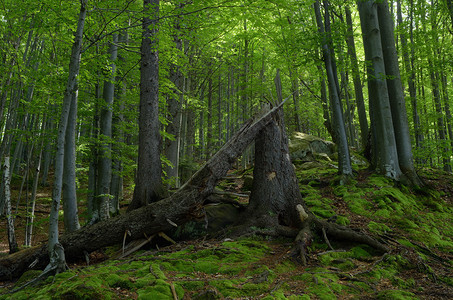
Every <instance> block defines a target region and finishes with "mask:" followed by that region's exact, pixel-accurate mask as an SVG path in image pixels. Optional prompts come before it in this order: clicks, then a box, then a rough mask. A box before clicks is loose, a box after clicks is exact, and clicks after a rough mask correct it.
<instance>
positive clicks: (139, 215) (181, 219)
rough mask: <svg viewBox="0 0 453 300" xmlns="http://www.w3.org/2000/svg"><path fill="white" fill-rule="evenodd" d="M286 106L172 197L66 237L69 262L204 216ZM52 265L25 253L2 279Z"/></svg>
mask: <svg viewBox="0 0 453 300" xmlns="http://www.w3.org/2000/svg"><path fill="white" fill-rule="evenodd" d="M284 102H285V101H283V102H282V103H281V104H280V105H278V106H277V107H275V108H274V109H272V110H270V111H268V112H267V113H264V114H263V115H260V116H256V117H255V118H251V119H249V120H248V121H247V122H246V123H245V124H244V125H243V126H242V127H241V128H240V129H239V130H238V132H236V134H235V135H234V136H233V137H232V138H231V139H230V140H229V141H228V142H227V143H226V144H225V145H224V146H223V147H222V148H221V149H220V150H219V151H218V152H217V153H216V154H215V155H214V156H213V157H212V158H211V159H210V160H209V161H207V162H206V163H205V164H204V166H203V167H202V168H201V169H200V170H198V171H197V172H196V173H195V174H194V175H193V176H192V177H191V178H190V179H189V181H188V182H187V183H185V184H184V185H183V186H182V187H181V188H180V189H179V190H178V191H176V192H175V193H174V194H173V195H172V196H171V197H169V198H166V199H163V200H161V201H159V202H155V203H151V204H149V205H148V206H145V207H142V208H138V209H136V210H133V211H131V212H129V213H127V214H123V215H119V216H117V217H114V218H111V219H108V220H105V221H102V222H99V223H96V224H94V225H92V226H89V227H84V228H81V229H80V230H77V231H75V232H72V233H68V234H65V235H63V236H62V237H61V238H60V243H61V245H62V246H63V247H64V249H65V255H66V260H67V261H68V262H70V261H74V260H77V259H80V258H83V257H84V256H85V254H86V253H90V252H93V251H95V250H98V249H101V248H103V247H107V246H111V245H115V244H119V243H121V242H122V240H123V238H124V233H125V232H129V233H130V238H131V239H139V238H142V237H143V236H144V235H145V234H146V235H148V236H150V235H152V234H155V233H158V232H162V231H168V230H169V229H171V228H173V227H174V226H175V224H178V225H181V224H184V223H185V222H187V221H188V220H191V219H193V218H196V217H199V216H200V215H202V214H203V211H202V207H203V201H204V200H205V199H206V197H208V196H209V195H210V194H211V193H212V192H213V191H214V188H215V186H216V184H217V182H218V181H219V180H220V179H222V178H223V177H224V176H225V175H226V174H227V172H228V170H230V169H231V166H232V164H233V163H234V162H235V160H236V159H237V158H238V157H239V156H240V155H241V154H242V152H243V151H244V150H245V148H246V147H247V146H248V145H249V144H250V143H251V142H252V141H253V140H255V138H256V136H257V135H258V134H259V133H260V132H261V130H262V129H263V128H264V127H266V126H267V125H268V124H269V123H270V122H271V121H272V119H273V117H274V115H275V114H276V113H277V112H278V110H279V109H280V108H281V106H282V105H283V104H284ZM48 263H49V257H48V253H47V250H46V245H41V246H37V247H33V248H30V249H26V250H24V251H20V252H18V253H16V254H15V255H10V256H6V257H4V258H2V259H0V280H10V279H12V278H17V277H19V276H20V275H22V273H24V272H25V271H27V270H28V269H30V268H32V267H31V266H33V268H40V269H42V268H44V267H45V266H46V265H47V264H48Z"/></svg>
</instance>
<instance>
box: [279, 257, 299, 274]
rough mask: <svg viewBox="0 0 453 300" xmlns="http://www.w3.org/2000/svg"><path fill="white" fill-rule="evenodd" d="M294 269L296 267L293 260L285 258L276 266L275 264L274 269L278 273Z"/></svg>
mask: <svg viewBox="0 0 453 300" xmlns="http://www.w3.org/2000/svg"><path fill="white" fill-rule="evenodd" d="M296 269H297V267H296V265H295V264H294V263H293V262H291V261H289V260H285V261H283V262H281V263H279V264H278V265H277V266H275V268H274V271H275V272H276V273H278V274H279V273H290V272H293V271H295V270H296Z"/></svg>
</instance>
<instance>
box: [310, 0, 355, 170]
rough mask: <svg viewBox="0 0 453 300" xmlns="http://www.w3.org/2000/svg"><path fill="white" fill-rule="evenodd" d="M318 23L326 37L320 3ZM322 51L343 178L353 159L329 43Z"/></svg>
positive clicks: (316, 8)
mask: <svg viewBox="0 0 453 300" xmlns="http://www.w3.org/2000/svg"><path fill="white" fill-rule="evenodd" d="M314 9H315V15H316V22H317V25H318V30H319V32H320V34H321V35H324V33H325V32H324V25H323V23H322V16H321V11H320V8H319V1H316V2H315V3H314ZM322 50H323V55H324V62H325V67H326V72H327V78H328V82H329V91H330V94H331V95H330V99H331V109H332V115H333V128H335V135H336V137H337V144H338V171H339V173H340V174H341V175H343V176H351V175H352V167H351V158H350V155H349V147H348V141H347V137H346V129H345V126H344V120H343V109H342V108H341V102H340V98H339V90H338V88H337V87H338V85H337V83H336V80H335V75H334V71H333V68H332V54H331V49H329V47H328V44H327V41H326V40H325V38H324V40H323V41H322Z"/></svg>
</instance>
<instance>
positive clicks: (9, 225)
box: [3, 156, 18, 254]
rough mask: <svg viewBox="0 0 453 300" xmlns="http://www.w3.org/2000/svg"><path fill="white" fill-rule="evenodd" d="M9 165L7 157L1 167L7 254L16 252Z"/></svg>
mask: <svg viewBox="0 0 453 300" xmlns="http://www.w3.org/2000/svg"><path fill="white" fill-rule="evenodd" d="M9 172H10V165H9V156H6V157H5V163H4V165H3V180H4V181H5V190H4V191H5V207H6V219H7V229H8V243H9V254H13V253H14V252H17V250H18V247H17V241H16V234H15V233H14V216H13V212H12V209H11V190H10V176H9Z"/></svg>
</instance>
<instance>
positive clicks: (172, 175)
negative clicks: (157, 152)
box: [165, 7, 184, 188]
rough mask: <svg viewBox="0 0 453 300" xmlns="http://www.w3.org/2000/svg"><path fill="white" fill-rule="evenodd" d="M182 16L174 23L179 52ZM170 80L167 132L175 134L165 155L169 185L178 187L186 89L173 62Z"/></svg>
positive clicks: (181, 76)
mask: <svg viewBox="0 0 453 300" xmlns="http://www.w3.org/2000/svg"><path fill="white" fill-rule="evenodd" d="M180 8H181V7H180ZM181 21H182V20H181V17H180V16H179V17H177V18H176V21H175V22H176V24H175V25H174V30H175V34H174V36H173V42H174V43H175V47H176V49H177V53H181V52H182V40H181V38H180V34H181V32H180V31H181V25H180V23H181ZM170 80H171V81H172V82H173V84H174V85H175V88H174V89H173V91H172V93H171V94H170V95H168V97H167V106H168V114H169V116H168V119H169V123H168V125H167V129H166V131H167V133H168V134H171V135H173V139H172V140H170V139H167V140H166V141H165V156H166V157H167V159H168V160H169V161H170V162H171V165H168V166H167V167H166V170H165V173H166V176H167V178H168V179H171V181H170V182H171V183H172V184H170V182H169V187H170V186H173V187H176V188H178V187H179V186H180V181H179V153H180V148H181V122H182V112H181V110H182V102H183V89H184V77H183V74H182V73H181V70H180V67H179V66H178V65H177V64H175V63H172V64H171V66H170Z"/></svg>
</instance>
